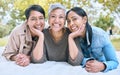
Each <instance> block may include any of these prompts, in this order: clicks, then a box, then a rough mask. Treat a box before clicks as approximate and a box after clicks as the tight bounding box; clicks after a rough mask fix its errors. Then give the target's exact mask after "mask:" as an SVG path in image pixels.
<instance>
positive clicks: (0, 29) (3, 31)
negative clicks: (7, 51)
mask: <svg viewBox="0 0 120 75" xmlns="http://www.w3.org/2000/svg"><path fill="white" fill-rule="evenodd" d="M9 31H10V29H9V26H8V25H0V38H2V37H4V36H6V35H7V34H8V33H9Z"/></svg>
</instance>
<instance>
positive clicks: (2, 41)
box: [0, 37, 8, 47]
mask: <svg viewBox="0 0 120 75" xmlns="http://www.w3.org/2000/svg"><path fill="white" fill-rule="evenodd" d="M7 42H8V37H4V38H0V47H2V46H5V45H6V44H7Z"/></svg>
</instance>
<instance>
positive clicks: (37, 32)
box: [3, 5, 45, 66]
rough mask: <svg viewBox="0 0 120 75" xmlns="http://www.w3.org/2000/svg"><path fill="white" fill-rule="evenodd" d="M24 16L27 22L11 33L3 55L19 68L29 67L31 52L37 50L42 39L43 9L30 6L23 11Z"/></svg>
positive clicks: (37, 6)
mask: <svg viewBox="0 0 120 75" xmlns="http://www.w3.org/2000/svg"><path fill="white" fill-rule="evenodd" d="M25 16H26V19H27V21H25V22H24V23H23V24H22V25H20V26H18V27H16V28H15V29H14V30H13V31H12V32H11V35H10V37H9V41H8V44H7V46H6V47H5V51H4V53H3V56H5V57H6V58H7V59H8V60H12V61H15V62H16V64H18V65H20V66H27V65H29V63H30V57H29V56H30V54H31V51H32V50H36V49H39V48H38V47H39V46H40V45H42V43H43V37H44V35H43V33H42V30H43V28H44V25H45V11H44V9H43V8H42V7H41V6H39V5H31V6H30V7H28V8H27V9H26V10H25ZM41 53H42V51H41Z"/></svg>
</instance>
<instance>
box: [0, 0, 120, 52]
mask: <svg viewBox="0 0 120 75" xmlns="http://www.w3.org/2000/svg"><path fill="white" fill-rule="evenodd" d="M56 2H59V3H61V4H63V5H64V6H65V7H66V9H67V10H69V9H70V8H72V7H75V6H78V7H82V8H83V9H84V10H85V11H86V12H87V14H88V19H89V23H90V24H91V25H94V26H97V27H100V28H102V29H104V30H105V31H106V32H107V33H108V34H109V35H110V39H111V41H112V43H113V45H114V46H115V48H116V50H117V51H120V0H0V47H4V46H5V45H6V43H7V41H8V38H9V34H10V32H11V30H12V29H13V28H14V27H16V26H17V25H20V24H21V23H23V21H24V20H25V15H24V11H25V9H26V8H27V7H29V6H30V5H32V4H39V5H41V6H42V7H43V8H44V10H45V12H46V27H47V18H48V15H47V14H48V8H49V5H50V4H52V3H56Z"/></svg>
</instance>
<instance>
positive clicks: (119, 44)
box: [111, 38, 120, 51]
mask: <svg viewBox="0 0 120 75" xmlns="http://www.w3.org/2000/svg"><path fill="white" fill-rule="evenodd" d="M111 41H112V44H113V45H114V47H115V48H116V50H117V51H120V38H119V39H112V40H111Z"/></svg>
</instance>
